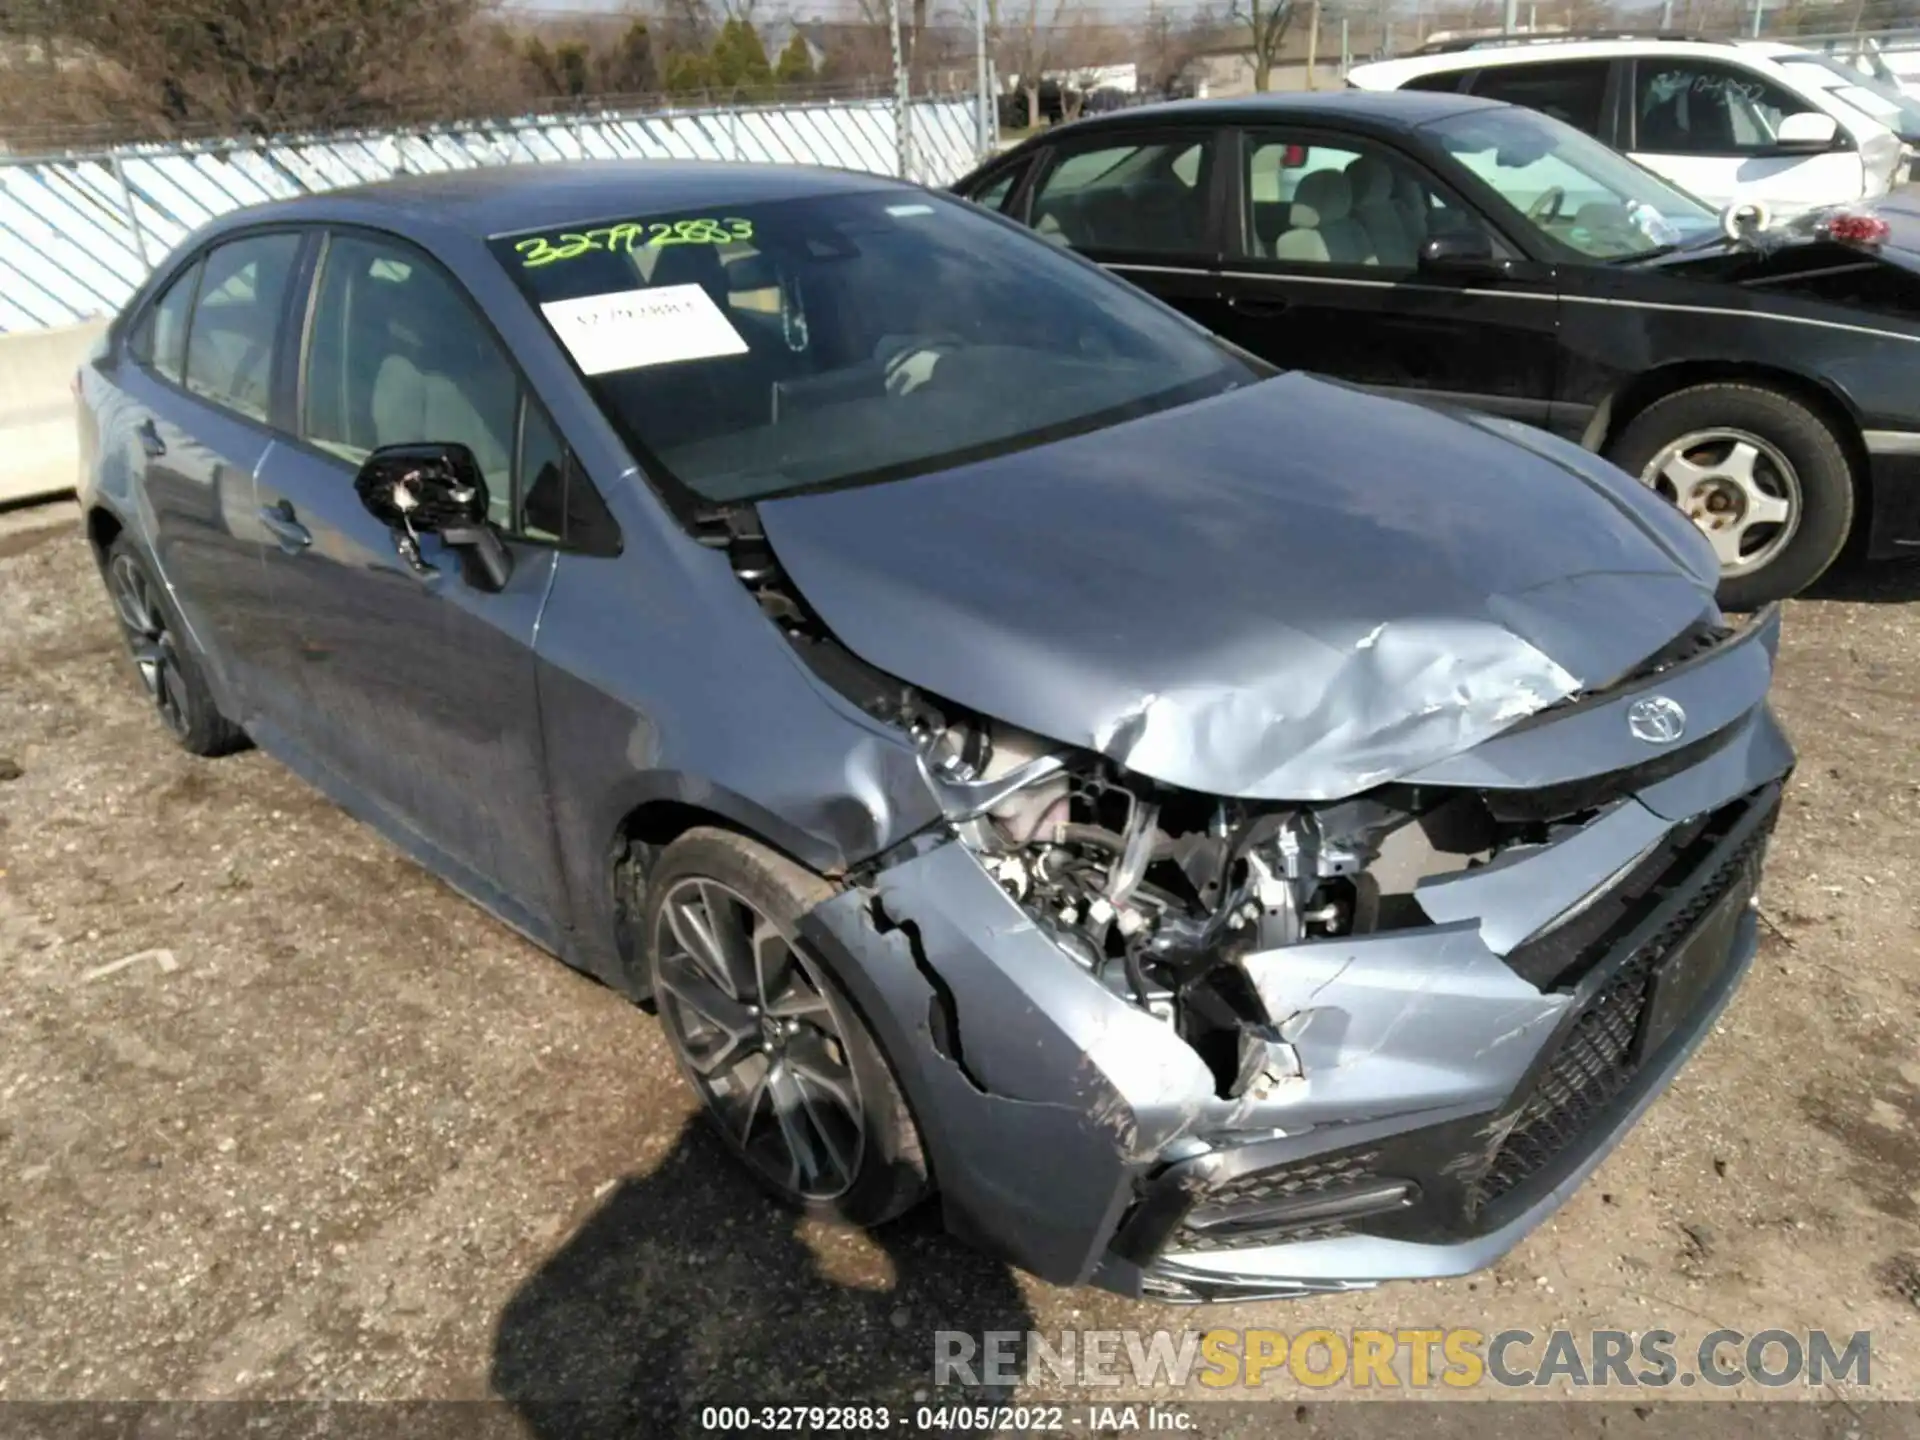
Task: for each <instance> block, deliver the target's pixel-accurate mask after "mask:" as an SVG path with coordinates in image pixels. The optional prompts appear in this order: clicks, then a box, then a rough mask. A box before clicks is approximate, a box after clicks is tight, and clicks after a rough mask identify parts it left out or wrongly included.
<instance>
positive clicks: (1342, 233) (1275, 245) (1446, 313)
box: [1216, 125, 1558, 424]
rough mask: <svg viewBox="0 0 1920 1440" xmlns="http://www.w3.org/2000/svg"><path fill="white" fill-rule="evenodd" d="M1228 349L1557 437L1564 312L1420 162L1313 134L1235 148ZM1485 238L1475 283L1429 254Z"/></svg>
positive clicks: (1261, 133)
mask: <svg viewBox="0 0 1920 1440" xmlns="http://www.w3.org/2000/svg"><path fill="white" fill-rule="evenodd" d="M1232 153H1233V155H1234V157H1235V158H1234V161H1233V167H1232V173H1233V177H1234V182H1235V183H1234V186H1233V198H1232V201H1231V205H1232V211H1233V213H1234V215H1235V216H1236V217H1237V223H1236V224H1235V225H1234V226H1233V227H1232V233H1231V234H1230V237H1229V248H1230V255H1231V258H1230V260H1229V261H1228V264H1227V267H1226V269H1225V271H1224V276H1223V293H1224V295H1225V303H1224V305H1223V307H1222V309H1223V312H1224V314H1223V319H1222V320H1221V322H1220V324H1219V325H1218V326H1217V327H1216V328H1217V329H1218V330H1219V331H1220V333H1221V334H1223V335H1225V336H1226V337H1227V338H1228V339H1230V340H1232V341H1234V342H1235V343H1237V344H1239V345H1241V346H1244V347H1245V348H1246V349H1248V350H1251V351H1253V352H1254V353H1255V354H1257V355H1260V356H1262V357H1263V358H1265V359H1267V360H1270V361H1272V362H1273V363H1274V364H1276V365H1281V366H1285V367H1287V368H1289V369H1301V370H1313V371H1318V372H1321V373H1323V374H1328V375H1333V376H1337V377H1339V378H1340V379H1343V380H1352V381H1355V382H1358V383H1360V384H1364V385H1369V386H1377V387H1380V388H1382V389H1385V390H1390V391H1394V392H1399V393H1403V394H1408V395H1416V396H1420V397H1424V398H1432V399H1443V400H1448V401H1452V402H1456V403H1463V404H1467V405H1471V406H1474V407H1476V408H1479V409H1484V410H1488V411H1492V412H1494V413H1497V414H1502V415H1507V416H1510V417H1512V418H1514V419H1519V420H1525V421H1528V422H1530V423H1535V424H1545V423H1546V421H1547V418H1548V413H1549V404H1550V402H1551V399H1552V395H1553V382H1554V366H1555V358H1556V343H1557V342H1556V321H1557V315H1558V304H1557V300H1556V297H1555V292H1554V286H1553V277H1552V272H1551V270H1550V269H1549V268H1548V267H1546V266H1544V265H1539V264H1536V263H1534V262H1531V261H1529V260H1526V259H1525V258H1524V257H1522V256H1521V255H1520V253H1519V251H1518V250H1516V249H1514V248H1513V247H1511V246H1510V245H1509V244H1508V243H1507V242H1506V241H1505V240H1504V239H1503V238H1502V237H1501V236H1500V235H1499V234H1497V233H1496V231H1495V229H1494V227H1492V226H1491V225H1490V224H1489V223H1488V222H1487V221H1486V220H1485V218H1484V217H1482V216H1481V215H1479V214H1478V213H1477V212H1476V211H1474V210H1473V209H1472V208H1471V207H1470V206H1468V204H1467V203H1466V202H1465V201H1464V200H1462V199H1461V198H1460V197H1459V196H1458V195H1457V194H1455V193H1454V192H1453V191H1452V190H1450V189H1449V188H1447V187H1446V186H1444V185H1443V184H1441V183H1440V182H1439V181H1438V180H1437V179H1436V178H1435V177H1434V176H1433V175H1432V173H1431V172H1430V171H1429V170H1428V169H1427V168H1426V167H1425V166H1423V165H1422V164H1420V163H1419V162H1418V161H1417V160H1416V159H1414V158H1413V157H1412V156H1410V155H1408V154H1406V153H1405V152H1403V151H1401V150H1399V149H1397V148H1396V147H1393V146H1390V145H1388V144H1386V143H1385V142H1383V141H1381V140H1378V139H1375V138H1372V137H1368V136H1361V135H1353V134H1347V133H1344V132H1328V131H1326V130H1322V129H1316V128H1313V127H1310V126H1295V125H1273V126H1263V127H1259V128H1257V129H1255V128H1250V129H1248V130H1247V131H1245V132H1244V133H1242V134H1239V135H1237V136H1236V137H1235V144H1234V147H1233V151H1232ZM1462 234H1466V235H1479V236H1483V237H1484V238H1485V243H1486V246H1487V247H1488V250H1489V253H1490V254H1491V255H1492V256H1493V257H1494V258H1493V259H1492V260H1490V261H1488V262H1487V263H1485V264H1482V265H1478V266H1476V267H1474V268H1471V269H1452V270H1447V269H1441V268H1436V267H1434V266H1430V265H1427V264H1425V263H1423V261H1422V259H1421V252H1422V249H1423V247H1424V246H1425V244H1426V242H1427V241H1428V240H1429V239H1432V238H1434V237H1437V236H1444V235H1462Z"/></svg>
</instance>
